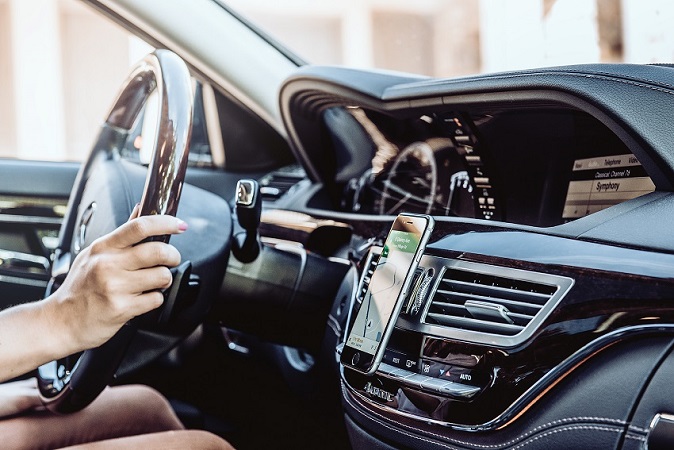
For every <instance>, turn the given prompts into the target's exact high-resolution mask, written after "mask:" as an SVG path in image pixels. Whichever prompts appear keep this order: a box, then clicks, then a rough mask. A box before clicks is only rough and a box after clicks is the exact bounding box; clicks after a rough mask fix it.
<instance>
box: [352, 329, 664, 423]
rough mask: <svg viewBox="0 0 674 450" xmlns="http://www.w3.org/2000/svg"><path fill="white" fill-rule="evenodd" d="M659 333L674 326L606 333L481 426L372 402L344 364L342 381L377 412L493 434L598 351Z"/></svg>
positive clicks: (547, 374)
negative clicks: (354, 383)
mask: <svg viewBox="0 0 674 450" xmlns="http://www.w3.org/2000/svg"><path fill="white" fill-rule="evenodd" d="M659 333H662V334H674V324H664V325H637V326H631V327H625V328H620V329H618V330H615V331H612V332H610V333H607V334H605V335H604V336H602V337H600V338H598V339H595V340H594V341H592V342H589V343H588V344H586V345H585V346H583V347H582V348H580V349H579V350H578V351H576V352H575V353H573V354H572V355H571V356H569V357H568V358H566V359H565V360H564V361H562V362H561V363H560V364H558V365H557V366H556V367H555V368H554V369H552V370H551V371H550V372H548V373H546V374H545V375H543V377H541V379H540V380H538V381H537V382H536V383H534V385H533V386H531V387H530V388H529V389H527V391H526V392H524V393H523V394H522V395H520V396H519V397H518V398H517V399H516V400H515V401H514V402H513V403H512V404H511V405H510V406H509V407H508V408H507V409H506V410H505V411H504V412H503V413H501V414H500V415H498V416H497V417H496V418H494V419H493V420H490V421H488V422H485V423H482V424H478V425H465V424H459V423H452V422H443V421H439V420H435V419H430V418H427V417H420V416H416V415H414V414H410V413H406V412H402V411H398V410H396V409H393V408H391V407H389V406H386V405H382V404H380V403H377V402H375V401H373V400H372V399H369V398H367V397H365V396H364V395H362V394H361V393H360V392H358V391H357V390H355V389H354V388H352V387H351V385H349V383H348V382H347V381H346V378H345V376H344V366H342V365H340V376H341V378H342V385H343V386H346V389H347V391H348V392H349V393H350V394H351V395H354V396H357V397H358V398H359V399H362V400H364V401H365V402H366V403H368V404H369V405H371V406H374V407H376V408H377V409H380V410H383V411H386V412H390V413H393V414H397V415H400V416H404V417H409V418H411V419H416V420H422V421H424V422H426V423H430V424H435V425H442V426H445V427H448V428H451V429H454V430H459V431H472V432H478V431H490V430H495V429H498V428H503V427H505V426H506V425H508V424H509V423H511V422H512V421H514V420H516V419H517V418H518V417H519V416H520V415H521V414H523V413H524V412H525V411H527V410H528V409H529V408H531V407H532V406H533V405H534V404H535V403H536V401H538V400H539V399H540V398H542V397H543V395H542V394H544V392H545V391H546V390H547V389H548V388H550V387H552V386H553V385H554V384H556V383H557V382H559V381H561V380H562V379H563V378H564V377H566V376H567V375H569V374H570V373H571V372H573V370H574V369H576V367H577V366H579V365H580V364H582V363H583V362H585V361H586V360H587V359H589V358H590V357H592V356H594V354H596V353H597V352H599V351H601V350H605V349H606V348H608V347H609V346H610V345H613V344H615V343H616V342H617V341H619V340H621V339H623V338H625V337H628V335H629V337H633V336H639V335H644V334H659ZM346 400H347V401H348V398H346ZM350 403H351V402H350ZM351 404H352V406H353V407H358V405H354V404H353V403H351Z"/></svg>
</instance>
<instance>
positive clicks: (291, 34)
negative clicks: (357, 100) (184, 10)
mask: <svg viewBox="0 0 674 450" xmlns="http://www.w3.org/2000/svg"><path fill="white" fill-rule="evenodd" d="M227 4H228V5H229V6H231V7H232V8H233V9H234V10H235V11H237V12H239V13H240V14H242V15H243V16H245V17H246V18H248V19H250V20H251V21H252V22H253V23H255V24H257V25H259V26H260V28H261V29H263V30H265V31H267V32H268V33H269V34H270V35H271V36H273V37H275V38H277V39H278V40H279V41H281V42H282V43H284V44H285V45H286V46H287V47H288V48H290V49H292V50H293V51H294V52H295V53H296V54H297V55H299V56H300V57H302V58H303V59H305V60H306V61H307V62H311V63H315V64H342V65H349V66H354V67H361V68H373V67H376V68H384V69H391V70H398V71H405V72H413V73H420V74H424V75H429V76H437V77H453V76H463V75H469V74H475V73H483V72H497V71H504V70H511V69H522V68H531V67H543V66H553V65H564V64H576V63H586V62H630V63H656V62H671V61H674V28H672V26H671V24H672V23H674V2H671V1H669V0H413V1H411V0H340V1H334V2H323V1H314V0H283V1H278V0H229V1H227ZM213 45H218V44H217V43H214V44H213ZM151 50H152V48H151V47H150V46H148V45H147V44H145V43H144V42H143V41H142V40H140V39H138V38H136V37H134V36H132V35H131V34H130V33H129V32H127V31H126V30H124V29H123V28H121V27H119V26H117V25H116V24H113V23H111V22H110V20H108V19H107V18H105V17H102V16H100V15H99V14H97V13H96V12H94V11H93V10H91V9H90V8H89V7H87V6H86V5H83V4H82V3H81V2H79V1H77V0H0V99H1V100H2V101H0V157H10V158H21V159H41V160H74V161H78V160H82V159H83V158H84V156H85V155H86V154H87V153H88V152H89V150H90V146H91V144H92V142H93V139H94V137H95V135H96V133H97V131H98V127H99V125H100V123H101V121H102V120H103V117H104V116H105V114H106V112H107V108H108V107H109V105H111V103H112V100H113V97H114V95H115V93H116V92H117V89H118V87H119V86H120V85H121V83H122V81H123V80H124V78H125V77H126V75H127V73H128V68H129V67H130V66H131V65H132V64H133V63H135V62H136V61H137V60H139V59H140V58H142V56H143V55H144V54H146V53H147V52H149V51H151ZM226 51H227V49H226V48H223V52H226Z"/></svg>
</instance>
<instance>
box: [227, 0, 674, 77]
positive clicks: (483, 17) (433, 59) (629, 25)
mask: <svg viewBox="0 0 674 450" xmlns="http://www.w3.org/2000/svg"><path fill="white" fill-rule="evenodd" d="M227 3H228V4H229V5H230V6H231V7H232V8H233V9H235V10H236V11H238V12H239V13H240V14H241V15H243V16H245V17H247V18H248V19H249V20H251V21H252V22H253V23H256V24H258V25H259V26H260V28H262V29H264V30H266V31H268V32H269V33H270V34H271V35H273V36H275V37H276V38H278V39H279V40H280V41H281V42H284V43H285V44H287V45H288V47H290V48H291V49H292V50H293V51H295V52H297V54H299V55H300V56H301V57H303V58H305V59H306V60H307V61H308V62H310V63H315V64H345V65H349V66H356V67H363V68H383V69H393V70H400V71H405V72H412V73H421V74H425V75H429V76H438V77H451V76H460V75H467V74H475V73H483V72H495V71H503V70H514V69H524V68H532V67H543V66H553V65H565V64H576V63H591V62H630V63H656V62H671V61H672V60H673V59H674V31H673V30H672V27H671V23H672V21H673V20H674V3H672V2H669V1H666V0H594V1H592V0H518V1H508V0H465V1H464V0H462V1H449V0H420V1H381V0H357V1H348V2H315V1H311V0H289V1H284V2H282V3H280V2H278V1H273V0H228V1H227Z"/></svg>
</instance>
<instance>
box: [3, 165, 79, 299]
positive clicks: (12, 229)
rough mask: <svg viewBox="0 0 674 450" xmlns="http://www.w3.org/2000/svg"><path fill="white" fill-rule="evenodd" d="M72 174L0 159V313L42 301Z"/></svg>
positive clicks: (68, 168) (66, 168)
mask: <svg viewBox="0 0 674 450" xmlns="http://www.w3.org/2000/svg"><path fill="white" fill-rule="evenodd" d="M78 169H79V164H78V163H55V162H33V161H18V160H6V159H0V309H1V308H6V307H8V306H10V305H15V304H17V303H24V302H28V301H33V300H37V299H40V298H42V297H43V295H44V291H45V288H46V286H47V281H48V280H49V270H50V264H51V256H52V252H53V250H54V249H55V247H56V244H57V236H58V230H59V227H60V224H61V219H62V218H63V214H64V213H65V206H66V204H67V202H68V196H69V195H70V190H71V188H72V185H73V182H74V181H75V176H76V175H77V170H78Z"/></svg>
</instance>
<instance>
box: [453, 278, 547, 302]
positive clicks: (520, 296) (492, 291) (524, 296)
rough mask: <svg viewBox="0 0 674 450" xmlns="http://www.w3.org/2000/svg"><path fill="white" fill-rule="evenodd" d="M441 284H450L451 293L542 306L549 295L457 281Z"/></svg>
mask: <svg viewBox="0 0 674 450" xmlns="http://www.w3.org/2000/svg"><path fill="white" fill-rule="evenodd" d="M442 284H451V288H452V290H453V291H462V292H465V291H466V290H470V291H471V292H474V293H475V294H481V295H507V296H508V298H511V299H513V300H524V301H526V302H532V303H537V304H540V305H542V304H543V303H545V302H546V301H548V299H549V298H550V295H551V294H544V293H540V292H531V291H522V290H518V289H509V288H504V287H500V286H483V285H479V284H476V283H471V282H466V281H459V280H451V281H449V280H447V281H445V280H443V281H442Z"/></svg>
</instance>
